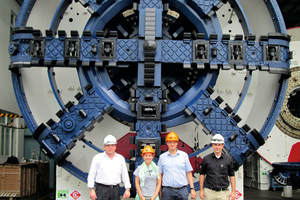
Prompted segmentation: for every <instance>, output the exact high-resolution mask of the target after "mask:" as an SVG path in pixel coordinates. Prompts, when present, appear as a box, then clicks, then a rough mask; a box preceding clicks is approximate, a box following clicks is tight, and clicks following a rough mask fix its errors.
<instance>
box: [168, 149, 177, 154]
mask: <svg viewBox="0 0 300 200" xmlns="http://www.w3.org/2000/svg"><path fill="white" fill-rule="evenodd" d="M179 154H180V151H179V150H178V149H177V151H176V154H175V155H174V156H176V155H179ZM168 155H170V156H172V155H171V154H170V151H169V150H168Z"/></svg>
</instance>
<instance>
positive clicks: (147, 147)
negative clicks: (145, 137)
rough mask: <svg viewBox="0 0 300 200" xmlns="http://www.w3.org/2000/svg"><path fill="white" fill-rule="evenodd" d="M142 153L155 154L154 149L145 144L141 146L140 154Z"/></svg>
mask: <svg viewBox="0 0 300 200" xmlns="http://www.w3.org/2000/svg"><path fill="white" fill-rule="evenodd" d="M144 153H153V156H155V152H154V149H153V148H152V147H151V146H149V145H148V146H145V147H144V148H143V151H142V156H143V155H144Z"/></svg>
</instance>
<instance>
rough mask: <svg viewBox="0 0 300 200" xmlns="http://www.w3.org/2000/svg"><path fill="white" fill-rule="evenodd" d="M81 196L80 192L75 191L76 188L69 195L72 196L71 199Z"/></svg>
mask: <svg viewBox="0 0 300 200" xmlns="http://www.w3.org/2000/svg"><path fill="white" fill-rule="evenodd" d="M80 196H81V194H80V193H79V192H77V191H76V190H75V191H74V192H72V193H71V197H73V199H75V200H76V199H78V198H79V197H80Z"/></svg>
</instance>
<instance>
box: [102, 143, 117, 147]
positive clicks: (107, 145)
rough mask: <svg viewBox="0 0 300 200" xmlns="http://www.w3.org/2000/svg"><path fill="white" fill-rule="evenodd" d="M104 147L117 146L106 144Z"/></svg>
mask: <svg viewBox="0 0 300 200" xmlns="http://www.w3.org/2000/svg"><path fill="white" fill-rule="evenodd" d="M104 146H106V147H115V146H116V145H115V144H106V145H104Z"/></svg>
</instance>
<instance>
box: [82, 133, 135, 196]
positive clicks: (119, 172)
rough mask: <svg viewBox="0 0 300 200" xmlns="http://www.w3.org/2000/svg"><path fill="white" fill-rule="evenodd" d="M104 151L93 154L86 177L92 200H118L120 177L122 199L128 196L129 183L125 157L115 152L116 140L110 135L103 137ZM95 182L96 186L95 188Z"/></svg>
mask: <svg viewBox="0 0 300 200" xmlns="http://www.w3.org/2000/svg"><path fill="white" fill-rule="evenodd" d="M103 145H104V150H105V151H104V152H103V153H99V154H97V155H95V156H94V158H93V160H92V163H91V166H90V171H89V175H88V179H87V186H88V188H89V189H90V198H91V199H92V200H95V199H97V200H119V199H120V186H119V184H120V183H121V179H122V181H123V183H124V187H125V192H124V195H123V199H126V198H129V197H130V188H131V184H130V181H129V176H128V172H127V167H126V163H125V159H124V157H123V156H122V155H120V154H118V153H116V148H117V140H116V138H115V137H114V136H112V135H107V136H106V137H105V138H104V142H103ZM95 182H96V188H95Z"/></svg>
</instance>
